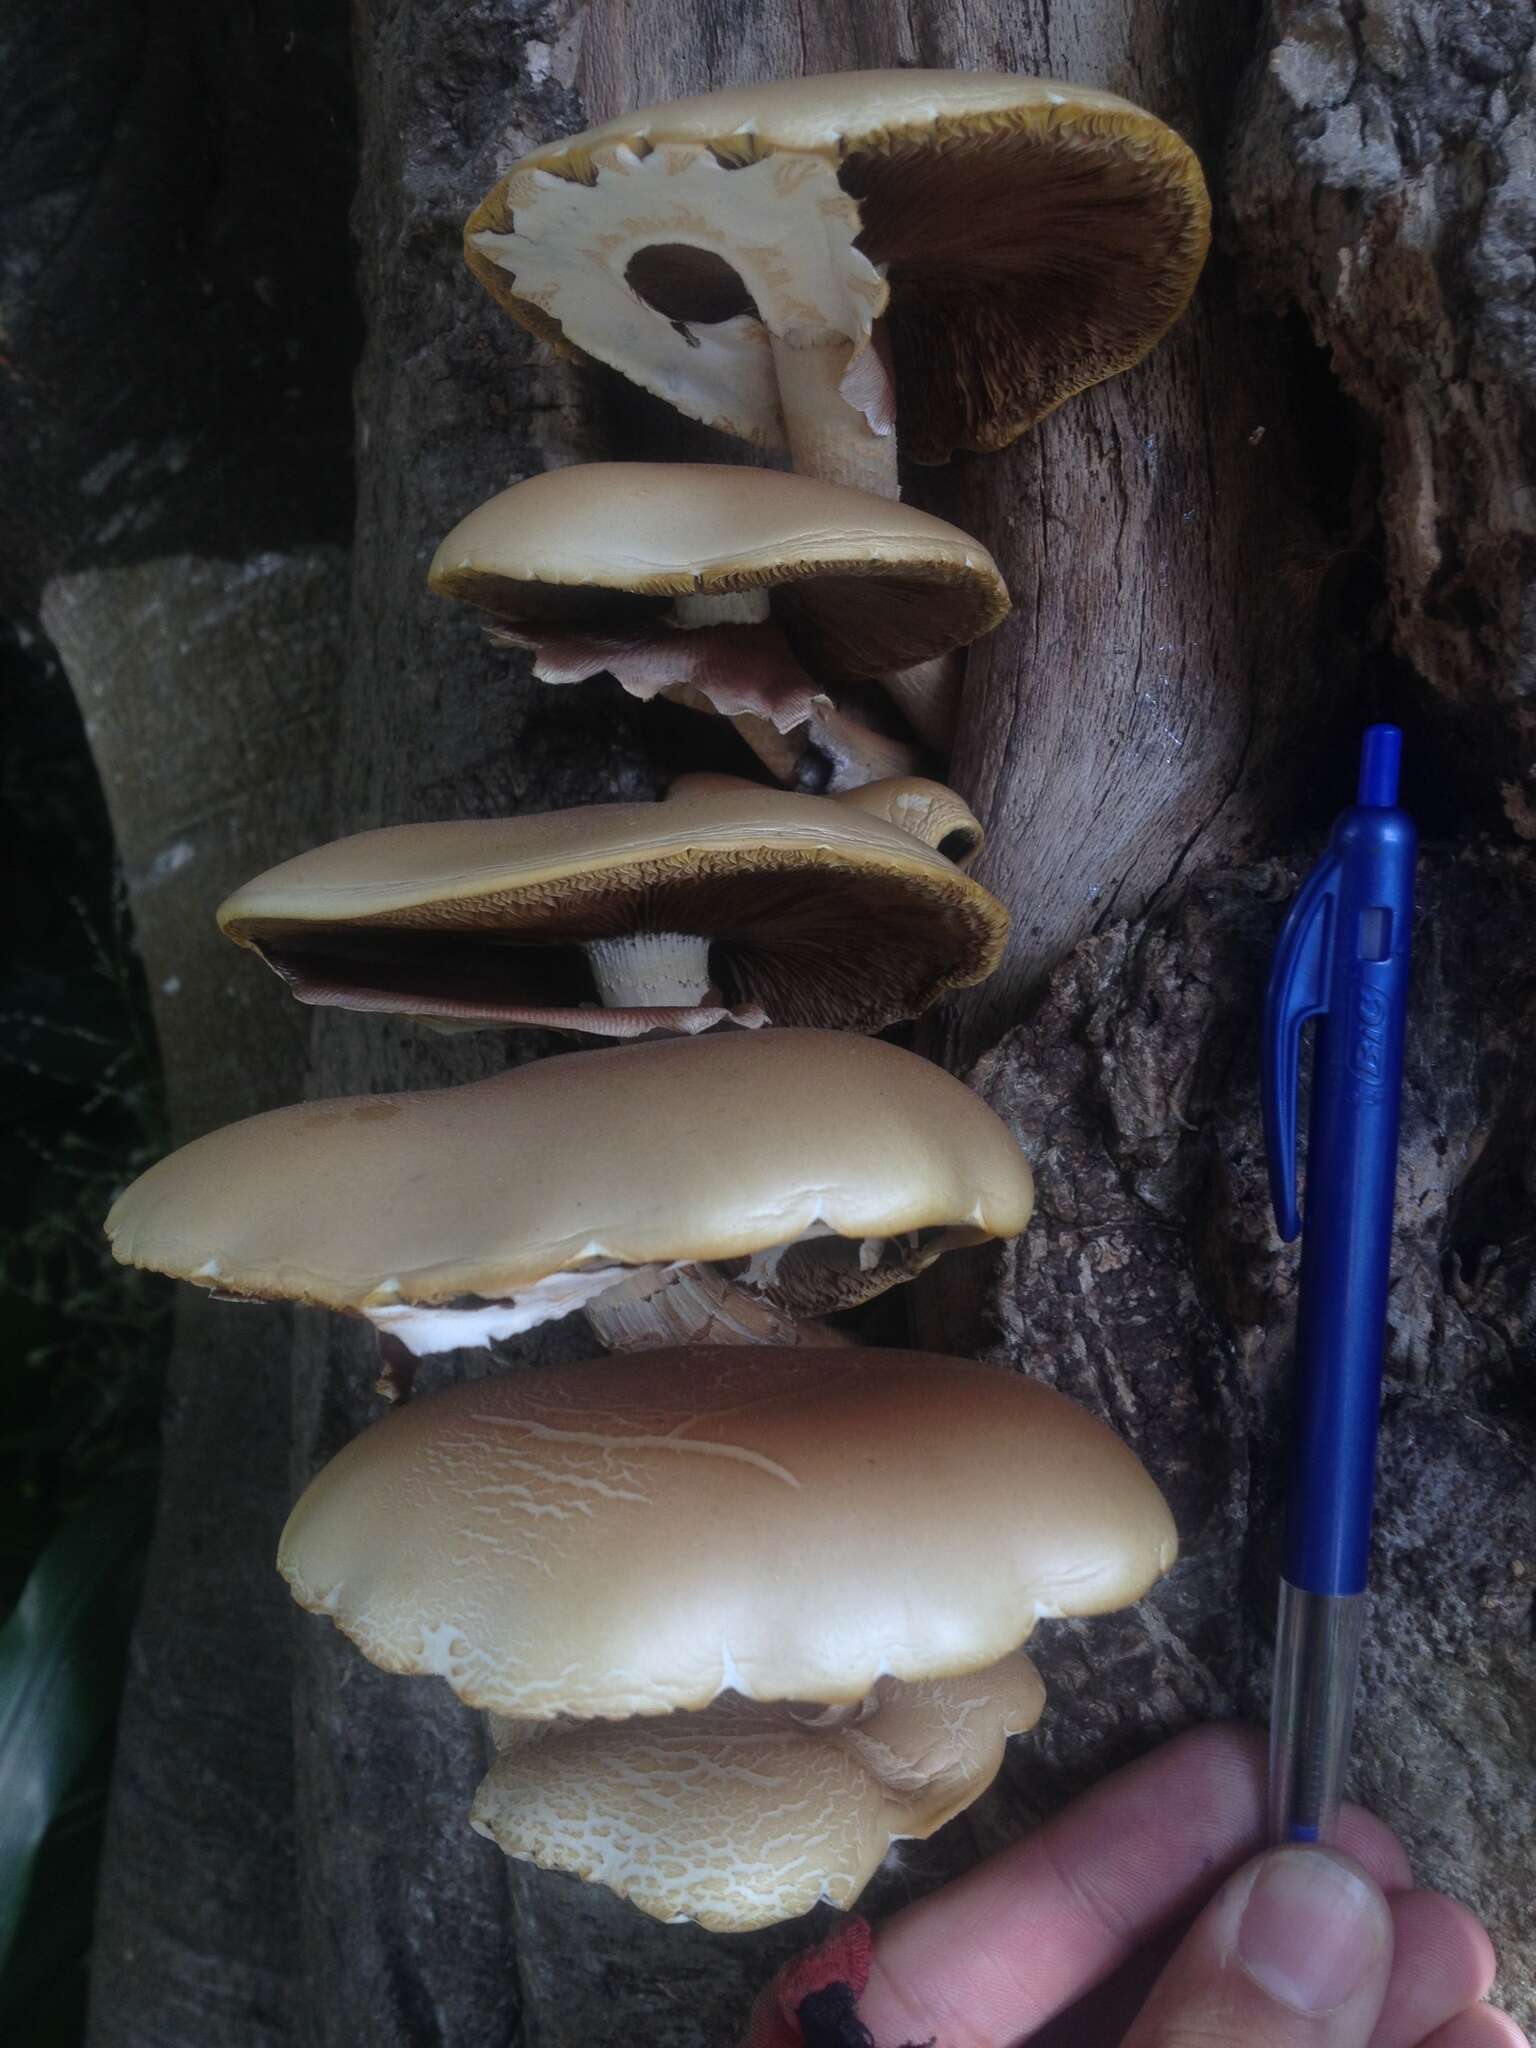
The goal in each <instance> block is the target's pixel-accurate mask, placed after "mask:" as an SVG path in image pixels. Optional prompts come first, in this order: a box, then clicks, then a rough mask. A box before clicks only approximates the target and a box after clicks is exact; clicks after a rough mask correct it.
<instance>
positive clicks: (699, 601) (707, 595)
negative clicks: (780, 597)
mask: <svg viewBox="0 0 1536 2048" xmlns="http://www.w3.org/2000/svg"><path fill="white" fill-rule="evenodd" d="M771 615H772V607H771V606H770V604H769V602H768V593H767V591H766V590H720V591H700V590H690V591H687V592H685V594H684V595H683V596H682V597H680V598H678V600H677V602H676V603H675V604H674V605H673V607H672V623H673V625H674V626H681V627H682V628H683V629H684V631H686V632H691V631H693V630H695V629H696V628H697V627H700V626H764V625H766V624H767V623H768V620H769V618H770V617H771Z"/></svg>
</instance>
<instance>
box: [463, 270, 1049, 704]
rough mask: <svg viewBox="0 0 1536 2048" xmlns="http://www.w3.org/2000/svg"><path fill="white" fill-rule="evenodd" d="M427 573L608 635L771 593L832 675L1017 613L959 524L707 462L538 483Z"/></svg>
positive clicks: (886, 664) (476, 600) (957, 641)
mask: <svg viewBox="0 0 1536 2048" xmlns="http://www.w3.org/2000/svg"><path fill="white" fill-rule="evenodd" d="M498 274H500V273H498ZM428 581H429V582H430V584H431V586H432V588H433V589H434V590H436V591H439V592H440V593H442V594H443V595H444V596H448V597H458V598H463V599H464V600H465V601H466V602H468V603H470V604H476V605H480V606H482V607H483V608H484V609H485V610H487V611H491V612H495V613H497V614H498V615H499V616H500V617H502V618H504V619H507V620H509V621H511V622H513V623H514V624H517V625H520V626H523V627H538V626H547V625H550V624H555V625H566V626H568V625H571V624H581V625H587V626H600V627H602V628H604V629H606V630H608V631H611V632H622V631H624V630H625V629H627V628H633V627H635V626H637V625H644V624H646V623H647V622H648V621H651V620H653V619H655V618H657V617H659V616H660V614H661V613H662V612H663V611H665V610H666V608H667V606H668V605H669V604H670V602H671V600H673V599H675V598H677V597H680V596H704V597H719V596H725V595H731V594H735V593H739V592H742V591H751V590H766V591H768V592H769V593H770V603H771V607H772V616H773V618H774V620H775V623H776V624H778V625H779V626H781V627H782V628H783V629H784V631H785V633H786V635H787V636H788V638H789V641H790V644H791V646H792V647H793V648H794V650H795V653H796V655H797V656H798V657H799V659H800V660H801V661H802V662H803V663H804V664H805V665H806V666H807V667H808V668H809V669H811V670H812V672H813V673H816V674H821V675H827V676H834V677H842V676H879V675H884V674H885V673H886V672H887V671H888V670H891V669H902V668H907V667H910V666H912V665H914V664H916V663H918V662H922V661H928V660H931V659H932V658H933V657H934V656H936V655H940V654H945V653H948V652H949V650H950V649H951V648H955V647H962V646H965V645H967V644H968V643H969V642H970V641H972V640H974V639H976V638H977V637H978V636H979V635H980V634H982V633H987V632H990V631H991V630H992V628H993V627H994V626H996V625H997V624H998V623H999V622H1000V621H1001V620H1002V619H1003V618H1004V616H1005V615H1006V613H1007V611H1008V591H1007V588H1006V586H1005V584H1004V582H1003V579H1002V576H1001V574H1000V572H999V570H998V567H997V564H996V563H995V562H994V561H993V560H992V557H991V556H990V555H989V554H988V553H987V551H986V549H985V548H984V547H983V546H982V545H981V543H980V542H979V541H974V540H972V539H971V538H970V536H969V535H968V534H965V533H962V532H961V531H960V529H959V528H958V527H957V526H950V525H949V524H947V523H946V521H944V520H942V519H934V518H932V517H930V516H929V514H927V513H926V512H919V511H917V510H916V509H915V508H914V507H912V506H910V505H902V504H899V503H897V502H895V501H894V500H892V499H888V498H879V497H876V496H874V495H873V493H871V492H869V491H857V490H850V489H848V488H847V487H846V486H844V485H841V484H831V483H823V482H821V481H819V480H818V479H817V478H815V477H808V476H790V475H785V474H781V473H780V472H778V471H775V470H764V469H730V468H725V467H718V466H715V465H712V464H707V463H691V464H688V465H687V466H686V467H685V466H682V465H679V464H676V463H660V462H595V463H589V464H586V465H583V466H582V467H580V468H573V469H555V470H549V471H546V472H545V474H543V475H542V476H535V477H530V478H529V479H528V480H527V481H526V482H525V483H520V484H514V485H513V486H512V488H511V489H510V490H506V491H502V492H501V493H500V495H499V496H497V497H494V498H492V499H491V500H490V501H489V502H488V503H487V504H484V505H481V506H480V507H479V508H478V509H477V510H476V511H474V512H471V513H470V515H469V517H468V518H467V519H463V520H461V521H460V522H459V524H458V525H457V526H456V527H455V528H454V529H453V531H452V533H450V534H449V535H448V538H447V539H446V540H445V541H444V542H443V544H442V546H441V547H440V548H439V549H438V551H437V553H436V555H435V556H434V557H433V561H432V567H431V570H430V572H429V575H428Z"/></svg>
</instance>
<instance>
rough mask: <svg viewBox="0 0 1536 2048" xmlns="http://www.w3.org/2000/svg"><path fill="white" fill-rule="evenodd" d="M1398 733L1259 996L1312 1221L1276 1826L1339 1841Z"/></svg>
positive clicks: (1291, 1184) (1303, 1301) (1288, 931)
mask: <svg viewBox="0 0 1536 2048" xmlns="http://www.w3.org/2000/svg"><path fill="white" fill-rule="evenodd" d="M1402 737H1403V736H1402V734H1401V732H1400V731H1399V730H1398V728H1397V727H1396V726H1394V725H1373V726H1371V727H1370V728H1369V729H1368V730H1367V732H1366V735H1365V744H1364V747H1363V749H1362V752H1361V758H1360V786H1359V795H1358V799H1357V801H1356V802H1355V804H1354V805H1353V806H1352V807H1351V808H1350V809H1349V810H1347V811H1345V812H1343V813H1342V814H1341V815H1340V817H1339V818H1338V819H1337V820H1336V821H1335V823H1334V827H1333V832H1332V834H1331V836H1330V838H1329V842H1328V851H1327V852H1326V853H1325V854H1324V856H1323V858H1322V859H1321V861H1319V863H1318V865H1317V866H1316V867H1315V868H1314V869H1313V871H1312V873H1311V874H1310V875H1309V876H1308V877H1307V880H1306V882H1305V884H1304V885H1303V887H1302V890H1301V893H1300V894H1299V895H1298V896H1297V898H1296V901H1295V903H1294V904H1293V905H1292V906H1291V912H1290V915H1289V917H1288V918H1287V920H1286V925H1285V930H1284V932H1283V933H1282V935H1281V939H1280V945H1279V949H1278V951H1277V952H1276V955H1275V961H1274V966H1273V969H1272V971H1271V974H1270V981H1269V991H1268V995H1267V997H1266V1000H1265V1007H1264V1073H1263V1091H1262V1095H1263V1110H1264V1137H1265V1144H1266V1147H1267V1150H1268V1155H1269V1186H1270V1196H1271V1199H1272V1200H1273V1202H1274V1208H1275V1222H1276V1225H1277V1226H1278V1228H1279V1232H1280V1235H1281V1237H1282V1238H1284V1239H1286V1240H1287V1241H1290V1240H1291V1239H1293V1238H1294V1237H1295V1236H1296V1235H1297V1233H1298V1231H1302V1248H1301V1282H1300V1304H1299V1307H1298V1311H1297V1323H1296V1373H1295V1387H1294V1408H1293V1415H1292V1435H1291V1461H1290V1473H1289V1480H1288V1485H1287V1495H1286V1516H1285V1542H1284V1551H1283V1557H1282V1564H1281V1579H1280V1611H1279V1625H1278V1629H1277V1633H1276V1641H1275V1688H1274V1700H1273V1706H1272V1711H1271V1717H1270V1780H1269V1796H1270V1828H1271V1834H1272V1837H1273V1839H1274V1840H1276V1841H1280V1842H1327V1841H1329V1840H1330V1839H1331V1838H1332V1834H1333V1830H1334V1825H1335V1823H1336V1821H1337V1819H1338V1812H1339V1803H1340V1800H1341V1798H1342V1796H1343V1789H1344V1771H1345V1766H1346V1764H1347V1761H1348V1756H1349V1742H1350V1734H1351V1730H1352V1726H1353V1722H1354V1711H1355V1693H1356V1689H1357V1684H1358V1678H1359V1666H1360V1638H1361V1632H1362V1627H1363V1623H1364V1618H1365V1616H1364V1610H1365V1586H1366V1561H1367V1554H1368V1551H1369V1547H1370V1532H1371V1498H1372V1493H1373V1490H1374V1484H1375V1468H1376V1432H1377V1418H1378V1412H1379V1409H1380V1405H1381V1361H1382V1350H1383V1346H1384V1342H1385V1324H1386V1309H1387V1286H1388V1281H1389V1278H1390V1269H1391V1254H1392V1209H1393V1197H1394V1191H1395V1184H1396V1179H1397V1122H1398V1104H1399V1099H1400V1097H1401V1094H1402V1078H1403V1026H1404V1018H1405V1015H1406V1011H1407V1006H1408V972H1409V943H1410V938H1411V928H1412V923H1413V868H1414V856H1415V850H1416V838H1415V834H1414V829H1413V821H1412V820H1411V819H1410V818H1409V817H1408V816H1407V814H1406V813H1405V812H1403V811H1401V810H1399V809H1398V808H1397V785H1398V768H1399V762H1400V758H1401V753H1402ZM1311 1019H1315V1020H1316V1033H1315V1037H1314V1042H1313V1049H1312V1118H1311V1124H1310V1126H1309V1130H1308V1139H1307V1184H1306V1224H1305V1229H1304V1231H1303V1228H1302V1222H1301V1218H1300V1216H1299V1215H1298V1213H1297V1203H1296V1116H1297V1106H1296V1090H1297V1080H1298V1076H1299V1071H1300V1062H1301V1032H1302V1027H1303V1025H1304V1024H1306V1023H1307V1022H1308V1021H1309V1020H1311Z"/></svg>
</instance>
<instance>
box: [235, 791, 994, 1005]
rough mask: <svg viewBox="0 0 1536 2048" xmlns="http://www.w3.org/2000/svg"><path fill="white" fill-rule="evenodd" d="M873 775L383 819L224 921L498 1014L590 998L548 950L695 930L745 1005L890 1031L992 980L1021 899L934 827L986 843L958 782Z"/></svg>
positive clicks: (363, 979) (303, 978) (299, 967)
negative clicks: (845, 781)
mask: <svg viewBox="0 0 1536 2048" xmlns="http://www.w3.org/2000/svg"><path fill="white" fill-rule="evenodd" d="M871 788H872V791H873V794H871V795H870V796H869V798H868V800H867V801H868V808H865V807H864V806H862V805H860V804H855V803H853V802H851V801H846V800H844V799H841V798H838V799H834V798H829V797H816V796H802V795H799V794H797V793H794V792H791V791H788V790H779V789H761V788H757V787H755V786H754V785H752V784H750V783H740V784H738V785H735V786H731V787H727V788H724V789H718V790H717V789H712V788H711V789H706V790H704V791H702V792H694V791H685V792H684V793H682V794H680V795H674V796H672V797H670V798H669V799H668V800H667V801H666V802H665V803H661V804H593V805H588V806H586V807H585V808H582V809H579V810H571V811H548V812H543V813H541V814H538V815H536V816H532V817H521V818H496V819H469V820H462V821H459V822H456V823H448V824H439V825H395V826H387V827H385V828H384V829H383V830H382V831H377V832H362V833H358V834H357V835H356V836H355V837H353V838H350V839H341V840H337V841H334V842H333V843H332V844H331V845H329V846H321V847H316V848H315V849H314V850H313V851H312V852H309V853H302V854H299V855H298V856H297V857H296V858H295V859H293V860H289V861H284V862H283V864H282V865H281V866H280V867H276V868H271V869H269V870H268V872H267V873H266V874H264V875H259V876H257V878H256V879H255V880H254V881H252V882H248V883H246V885H245V886H244V887H243V888H241V889H237V890H236V891H235V893H234V895H232V896H230V897H229V898H228V899H227V900H226V901H225V902H224V903H223V904H221V905H220V907H219V913H218V918H219V927H220V929H221V930H222V931H223V932H224V933H225V935H226V936H227V937H229V938H231V939H233V940H234V941H235V942H236V944H237V945H241V946H248V947H250V948H251V950H252V951H254V952H256V953H258V954H259V955H260V956H261V957H262V958H263V959H265V960H266V961H267V962H268V963H269V964H270V965H271V966H273V967H274V968H275V969H276V971H277V972H278V973H280V974H282V975H283V976H284V977H285V978H286V979H287V980H289V981H290V983H291V984H292V985H293V986H294V987H295V989H296V992H298V993H299V994H300V996H301V998H302V999H303V1000H306V1001H312V1002H334V1003H339V1004H341V1005H343V1006H345V1007H350V1008H368V1009H395V1010H401V1011H406V1012H413V1013H417V1014H421V1013H423V1012H425V1011H427V1010H428V1009H431V1011H432V1013H433V1014H452V1015H456V1016H462V1017H465V1018H472V1017H474V1016H477V1015H478V1016H482V1017H485V1018H487V1019H489V1020H492V1021H494V1020H496V1019H497V1018H498V1017H503V1016H505V1015H506V1014H507V1011H508V1008H509V1006H516V1010H517V1017H516V1021H528V1022H538V1021H540V1016H539V1009H538V1005H539V1004H540V1003H541V1002H543V1003H545V1004H547V1005H549V1006H550V1007H551V1009H554V1008H555V1007H560V1010H561V1015H562V1016H568V1015H570V1014H572V1013H571V1012H570V1009H569V1005H570V1004H571V1003H572V1002H573V1001H579V1000H580V999H581V998H582V996H583V994H584V996H585V1000H586V1002H587V1003H588V1004H589V1005H590V1004H592V1003H593V1002H594V1001H595V996H594V991H593V989H592V987H591V986H590V984H589V982H587V981H586V980H584V979H581V978H580V961H579V959H576V960H573V961H572V962H571V963H570V968H569V978H570V983H571V985H570V986H565V985H563V984H562V985H556V968H555V966H553V965H552V964H551V962H550V954H549V948H550V947H552V946H561V945H564V946H567V947H570V946H575V945H579V944H583V943H586V942H589V941H593V940H602V939H610V938H614V937H618V936H622V935H627V934H631V933H638V932H658V931H660V932H680V933H694V934H698V935H700V936H702V937H704V938H707V939H709V940H710V941H711V942H712V943H711V954H710V963H711V970H712V973H713V975H714V978H715V980H716V981H717V983H718V984H719V985H720V987H721V989H722V991H723V994H724V997H725V1000H726V1001H727V1002H728V1003H730V1004H732V1005H736V1006H757V1007H761V1008H762V1009H763V1010H765V1011H766V1012H767V1015H768V1019H769V1021H770V1022H772V1023H774V1024H807V1025H824V1026H830V1027H833V1028H835V1029H843V1030H858V1031H878V1030H882V1029H884V1027H885V1026H886V1025H888V1024H891V1023H894V1022H895V1021H896V1020H897V1019H899V1018H903V1017H911V1016H915V1015H916V1014H917V1012H918V1011H920V1010H922V1009H925V1008H927V1006H928V1005H929V1004H930V1003H933V1002H935V1001H937V1000H938V998H939V997H940V996H942V995H944V994H946V993H947V992H948V991H949V990H950V989H955V988H964V987H967V986H969V985H970V984H972V983H974V982H978V981H982V980H984V979H985V978H986V976H987V975H988V974H990V973H991V972H992V970H993V968H994V967H995V966H996V965H997V962H998V959H999V958H1000V956H1001V953H1002V949H1003V942H1004V940H1005V938H1006V937H1007V932H1008V913H1007V911H1006V910H1005V909H1004V908H1003V906H1002V904H1001V903H999V902H998V901H997V899H996V898H995V897H994V896H991V895H989V894H988V892H987V891H986V890H985V889H983V888H982V886H981V884H980V883H979V882H975V881H972V880H971V879H970V878H969V877H968V876H966V875H964V874H962V873H961V872H960V870H959V869H958V868H957V867H956V866H955V865H954V864H953V863H952V862H951V861H950V860H948V859H947V858H946V857H945V855H944V854H942V853H940V852H938V851H936V850H935V849H934V847H933V846H932V845H930V844H929V843H928V839H929V838H930V837H933V838H936V839H937V841H938V842H939V843H940V844H944V843H946V841H950V840H953V842H954V843H955V845H956V849H957V850H958V851H960V852H961V853H962V857H964V858H968V857H969V855H970V852H971V851H972V850H973V849H974V846H975V845H977V844H979V843H980V836H981V835H980V828H979V826H977V824H976V821H975V819H974V818H973V817H972V816H971V814H970V812H969V811H968V810H966V808H965V806H964V805H963V804H962V803H961V802H960V800H959V798H958V797H955V796H954V795H953V794H952V793H951V792H949V791H947V790H944V789H943V788H942V786H941V785H939V784H937V783H925V782H922V781H920V780H918V779H916V778H908V779H906V780H904V781H902V782H901V783H899V784H874V785H872V786H871ZM856 794H857V795H859V796H861V797H862V796H863V795H864V792H863V791H860V792H856ZM882 813H889V815H883V814H882ZM892 816H894V817H896V818H897V819H905V820H906V824H907V825H910V826H911V828H912V829H910V830H908V829H906V827H905V826H904V825H903V824H902V823H900V822H897V823H893V822H891V817H892ZM514 940H515V941H520V942H522V943H519V944H516V945H511V944H509V943H508V941H514ZM557 999H559V1002H558V1004H557ZM574 1014H575V1015H576V1016H577V1017H578V1018H579V1016H580V1015H581V1014H582V1013H581V1012H580V1011H579V1010H578V1011H576V1012H575V1013H574ZM593 1021H594V1023H595V1022H596V1013H595V1012H594V1013H593Z"/></svg>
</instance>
